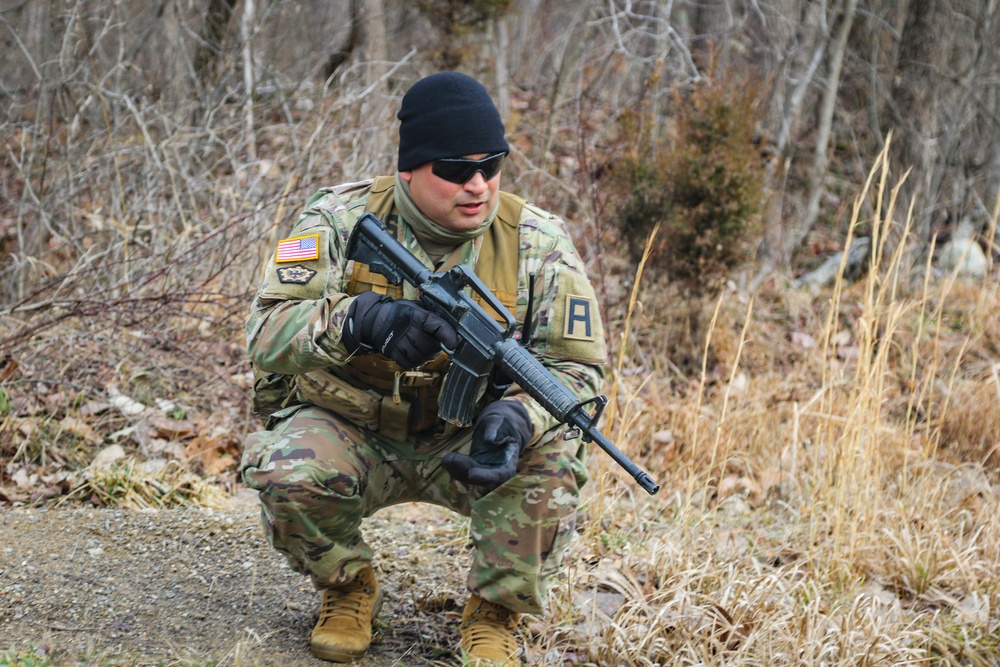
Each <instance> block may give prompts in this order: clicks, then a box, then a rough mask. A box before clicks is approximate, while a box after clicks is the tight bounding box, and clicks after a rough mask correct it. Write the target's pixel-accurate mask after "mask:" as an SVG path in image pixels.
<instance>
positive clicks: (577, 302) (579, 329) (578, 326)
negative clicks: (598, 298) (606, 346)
mask: <svg viewBox="0 0 1000 667" xmlns="http://www.w3.org/2000/svg"><path fill="white" fill-rule="evenodd" d="M594 315H595V312H594V302H593V300H591V299H588V298H587V297H583V296H578V295H576V294H567V295H566V315H565V316H566V323H565V326H564V327H563V338H569V339H571V340H594V319H593V318H594Z"/></svg>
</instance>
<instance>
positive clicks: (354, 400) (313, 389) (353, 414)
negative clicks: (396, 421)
mask: <svg viewBox="0 0 1000 667" xmlns="http://www.w3.org/2000/svg"><path fill="white" fill-rule="evenodd" d="M295 386H296V388H297V389H298V392H299V399H300V400H302V401H304V402H306V403H312V404H313V405H317V406H319V407H321V408H325V409H327V410H329V411H330V412H333V413H334V414H336V415H339V416H341V417H343V418H344V419H346V420H348V421H349V422H351V423H353V424H355V425H357V426H360V427H362V428H366V429H368V430H369V431H377V430H378V428H379V421H380V420H379V413H380V412H381V404H382V395H381V394H379V393H378V392H376V391H374V390H371V389H359V388H358V387H355V386H354V385H352V384H350V383H349V382H347V381H346V380H344V379H342V378H340V377H337V376H336V375H334V374H333V373H332V372H331V371H328V370H318V371H309V372H308V373H302V374H301V375H296V376H295Z"/></svg>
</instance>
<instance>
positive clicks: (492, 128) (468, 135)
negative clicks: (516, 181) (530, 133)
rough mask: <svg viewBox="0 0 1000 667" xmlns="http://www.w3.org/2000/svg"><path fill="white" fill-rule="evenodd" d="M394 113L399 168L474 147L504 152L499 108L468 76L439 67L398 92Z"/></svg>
mask: <svg viewBox="0 0 1000 667" xmlns="http://www.w3.org/2000/svg"><path fill="white" fill-rule="evenodd" d="M396 116H397V118H399V120H400V121H401V122H400V125H399V162H398V164H397V168H398V169H399V171H410V170H412V169H415V168H417V167H419V166H420V165H422V164H427V163H428V162H431V161H432V160H437V159H439V158H448V157H462V156H463V155H473V154H476V153H487V154H491V155H492V154H493V153H506V152H508V151H510V146H508V145H507V141H506V140H505V139H504V136H503V135H504V129H503V121H502V120H501V119H500V112H499V111H497V108H496V105H494V104H493V100H492V99H491V98H490V94H489V93H488V92H486V88H484V87H483V85H482V84H481V83H479V82H478V81H476V80H475V79H473V78H472V77H471V76H468V75H465V74H461V73H459V72H440V73H438V74H432V75H430V76H428V77H425V78H423V79H421V80H420V81H417V82H416V83H415V84H413V86H412V87H411V88H410V89H409V90H408V91H406V94H405V95H403V104H402V106H401V107H400V109H399V113H398V114H397V115H396Z"/></svg>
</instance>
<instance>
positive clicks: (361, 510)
mask: <svg viewBox="0 0 1000 667" xmlns="http://www.w3.org/2000/svg"><path fill="white" fill-rule="evenodd" d="M371 185H372V182H371V181H363V182H360V183H353V184H348V185H343V186H338V187H335V188H328V189H324V190H321V191H320V192H319V193H318V194H317V195H316V196H315V197H313V199H312V200H311V201H310V203H309V204H308V205H307V207H306V210H305V211H304V212H303V214H302V215H301V217H300V218H299V220H298V222H297V223H296V226H295V228H294V230H293V232H292V236H291V238H292V239H295V238H302V237H306V238H309V237H311V236H313V235H315V236H316V237H317V238H318V246H319V248H318V252H317V253H316V257H315V258H314V259H305V260H303V261H297V262H284V263H279V262H276V261H275V258H272V260H271V262H270V263H269V265H268V268H267V271H266V275H265V279H264V282H263V284H262V286H261V287H260V289H259V291H258V293H257V295H256V297H255V299H254V302H253V306H252V310H251V313H250V317H249V319H248V321H247V329H246V330H247V339H248V351H249V354H250V359H251V362H252V364H253V366H254V367H255V368H256V369H258V370H259V371H265V372H267V373H269V374H271V376H270V377H271V379H275V378H278V379H289V378H290V379H291V387H290V390H289V391H290V393H289V396H288V399H287V400H286V401H285V407H283V408H282V409H280V410H278V411H276V412H274V413H273V414H271V415H270V416H269V417H268V418H267V422H266V428H265V430H262V431H259V432H257V433H253V434H251V435H250V436H249V437H248V438H247V441H246V443H245V448H244V453H243V461H242V472H243V479H244V481H245V483H246V484H247V485H248V486H249V487H251V488H254V489H256V490H258V491H259V492H260V498H261V501H262V518H263V522H264V526H265V530H266V533H267V536H268V539H269V541H270V543H271V544H272V546H274V547H275V548H276V549H278V550H279V551H280V552H281V553H283V554H284V555H285V556H286V558H287V559H288V561H289V563H290V564H291V566H292V567H293V568H294V569H296V570H297V571H299V572H302V573H304V574H308V575H309V576H310V577H311V578H312V580H313V583H314V584H315V586H316V587H317V588H326V587H330V586H334V585H337V584H340V583H343V582H345V581H348V580H350V579H351V578H352V577H353V576H354V575H355V573H356V572H357V571H358V570H359V569H360V568H361V567H363V566H364V565H365V564H366V563H368V562H369V561H370V560H371V559H372V551H371V549H370V547H369V546H368V545H367V544H366V543H365V541H364V540H363V538H362V536H361V523H362V519H364V518H365V517H368V516H370V515H371V514H373V513H374V512H375V511H376V510H378V509H380V508H383V507H387V506H390V505H393V504H396V503H402V502H411V501H421V502H430V503H434V504H437V505H441V506H444V507H447V508H449V509H452V510H454V511H456V512H459V513H460V514H462V515H464V516H468V517H470V518H471V537H472V541H473V544H474V546H475V556H474V562H473V564H472V568H471V571H470V574H469V579H468V587H469V589H470V591H471V592H473V593H475V594H477V595H479V596H481V597H482V598H484V599H486V600H488V601H491V602H495V603H497V604H501V605H503V606H504V607H506V608H508V609H510V610H512V611H515V612H528V613H539V612H541V611H542V610H543V609H544V606H545V590H546V589H545V582H546V579H547V577H548V576H549V575H551V574H552V573H553V572H554V571H555V570H556V569H557V568H558V566H559V563H560V558H561V556H562V553H563V552H564V550H565V548H566V546H567V545H568V543H569V540H570V539H571V538H572V535H573V532H574V527H575V510H576V507H577V504H578V502H579V491H580V488H581V487H582V486H583V484H584V483H585V482H586V479H587V472H586V465H585V461H584V454H585V451H584V450H585V447H584V445H583V444H582V443H581V441H580V440H579V439H573V440H569V441H567V440H564V439H563V438H562V430H563V427H561V426H560V425H559V424H557V423H556V421H555V419H553V418H552V417H551V416H550V415H549V414H548V413H547V412H546V411H545V410H544V409H543V408H541V406H539V405H538V404H537V403H536V402H535V401H534V400H533V399H531V398H530V397H529V396H528V395H527V394H525V393H524V392H523V391H521V390H520V389H519V388H518V387H517V386H516V385H515V386H513V387H511V388H510V389H509V390H508V391H507V392H506V394H505V395H504V396H503V398H504V399H509V400H518V401H522V402H523V403H524V404H525V406H526V407H527V409H528V413H529V416H530V418H531V421H532V424H533V427H534V439H533V440H532V442H531V443H530V445H529V446H528V448H527V449H526V450H525V452H524V453H523V455H522V456H521V458H520V460H519V463H518V469H517V473H516V474H515V476H514V477H513V478H512V479H510V480H509V481H507V482H506V483H504V484H503V485H501V486H500V487H498V488H497V489H495V490H492V491H489V490H487V489H484V488H481V487H475V486H466V485H464V484H462V483H461V482H457V481H454V480H452V479H451V478H450V477H449V475H448V474H447V472H446V471H445V470H444V468H443V467H442V466H441V457H442V456H443V455H444V454H446V453H448V452H452V451H459V452H463V453H466V454H467V453H468V452H469V449H470V446H471V440H472V429H471V428H467V429H457V428H455V427H453V426H450V425H447V424H445V423H444V422H441V421H438V422H437V423H436V424H434V425H433V426H432V427H431V428H425V429H423V430H420V431H419V432H417V433H415V434H410V435H407V436H405V438H400V437H398V434H397V433H394V432H387V431H390V429H387V428H380V426H379V415H378V411H379V406H385V405H387V404H389V405H390V406H391V403H388V402H387V401H386V400H385V399H383V400H382V401H381V403H380V402H379V401H378V400H375V399H378V398H381V395H382V394H386V393H387V392H386V390H385V388H384V387H381V388H376V389H374V390H373V389H372V388H371V387H366V386H364V385H363V384H362V383H360V382H358V381H357V377H356V376H355V377H354V379H353V380H352V381H351V382H350V383H345V382H343V381H342V380H341V381H338V382H337V383H336V386H334V387H333V388H332V390H331V391H330V392H328V394H329V395H328V396H327V398H329V399H330V400H328V401H318V400H316V399H315V398H314V397H315V396H316V393H315V392H311V391H308V390H307V389H308V388H309V387H313V388H315V386H316V385H317V384H318V385H320V386H323V378H324V377H326V378H331V377H332V376H331V375H329V371H331V370H334V371H338V372H339V371H340V370H347V369H349V367H350V365H351V364H352V363H356V362H357V358H352V357H351V356H350V355H348V353H347V352H346V350H345V349H344V347H343V345H342V344H341V342H340V341H341V330H342V327H343V326H344V321H345V318H346V315H347V310H348V307H349V305H350V302H351V298H350V296H349V293H350V288H349V285H348V283H349V277H350V276H351V275H352V274H351V271H352V267H353V265H354V262H349V261H348V260H347V259H346V256H345V253H346V246H347V240H348V238H349V236H350V233H351V230H352V229H353V226H354V224H355V222H356V220H357V218H358V217H359V216H360V215H361V214H362V213H363V212H364V211H365V207H366V204H367V202H368V197H369V194H370V191H371ZM386 222H387V223H389V226H390V228H393V229H395V230H396V232H397V236H398V238H399V240H400V241H401V242H402V243H403V244H404V245H405V246H406V247H407V248H408V249H409V250H410V251H411V252H412V253H413V254H414V255H415V256H416V257H417V258H418V259H420V260H421V261H423V262H424V263H425V264H426V265H427V266H428V267H432V263H431V260H430V259H429V257H428V256H427V254H426V253H425V252H424V251H423V249H422V248H421V247H420V244H419V243H418V241H417V239H416V238H415V236H414V234H413V231H412V229H411V228H410V227H409V225H408V224H407V223H406V221H404V220H402V219H400V217H399V213H398V210H397V209H396V208H395V207H393V208H392V211H391V213H390V214H389V215H388V216H386ZM494 224H497V223H494ZM517 235H518V238H517V241H518V243H519V252H518V261H517V265H518V269H517V271H518V278H517V294H516V308H515V311H516V313H515V314H516V319H517V321H518V323H519V327H520V325H521V323H522V322H523V320H524V315H525V311H526V307H527V302H528V298H527V297H528V275H529V272H533V273H534V274H535V275H536V276H538V278H537V281H536V285H535V297H534V303H533V306H532V312H533V316H532V322H533V325H532V331H531V332H530V333H531V336H532V338H531V340H532V343H531V350H532V352H533V353H534V354H535V355H536V356H537V357H538V358H539V359H540V360H541V361H542V363H543V364H544V365H545V366H546V367H547V368H548V369H549V370H550V371H551V372H552V373H553V374H554V375H555V376H556V377H557V378H559V379H560V380H561V381H562V382H563V383H564V384H565V385H566V386H567V387H568V388H569V389H571V390H572V391H573V392H574V393H576V394H578V395H579V396H580V397H581V398H589V397H591V396H593V395H595V394H596V393H598V392H599V390H600V386H601V382H602V380H603V376H604V363H605V361H606V348H605V341H604V334H603V330H602V328H601V319H600V315H599V313H598V309H597V304H596V299H595V298H594V291H593V288H592V286H591V285H590V282H589V281H588V279H587V277H586V273H585V269H584V266H583V264H582V262H581V260H580V258H579V256H578V254H577V252H576V250H575V249H574V247H573V245H572V242H571V240H570V237H569V234H568V232H567V230H566V228H565V226H564V224H563V222H562V221H561V220H559V219H558V218H556V217H554V216H552V215H550V214H548V213H546V212H544V211H542V210H540V209H538V208H535V207H533V206H530V205H525V206H524V207H523V208H522V209H520V217H519V221H518V224H517ZM477 259H478V245H477V243H476V241H469V242H466V243H464V244H462V245H461V246H459V247H458V248H457V249H456V250H455V251H454V252H453V253H452V254H451V255H450V256H449V257H448V258H447V259H446V260H445V262H444V267H442V268H447V266H449V265H454V264H456V263H463V264H466V265H468V266H470V267H471V268H473V269H474V270H475V269H476V260H477ZM480 268H481V269H484V268H486V267H480ZM402 297H403V298H407V299H415V298H417V294H416V291H415V289H414V288H413V287H412V286H410V285H408V284H407V285H403V286H402ZM581 306H582V309H581ZM368 356H372V355H368ZM374 356H380V355H374ZM442 360H443V361H444V362H445V364H446V363H447V360H446V359H445V358H444V357H442ZM431 363H436V362H431ZM418 372H419V369H418ZM324 373H327V375H323V374H324ZM399 376H400V374H397V375H396V377H397V379H398V378H399ZM317 378H319V380H318V381H317ZM279 385H280V386H284V385H283V384H280V383H279ZM331 386H332V385H331ZM352 392H354V393H356V394H358V396H347V394H351V393H352ZM366 396H367V397H368V398H369V399H371V405H374V406H375V407H374V409H373V412H374V414H367V412H366V411H365V410H364V409H363V408H364V407H365V405H366V404H365V397H366ZM397 398H398V397H397ZM349 399H358V400H353V402H352V400H349ZM330 401H333V402H332V403H331V402H330ZM359 401H360V402H359ZM317 402H321V403H323V406H322V407H321V406H320V405H317V404H316V403H317ZM341 402H342V403H343V405H341V404H340V403H341ZM359 405H360V406H361V408H358V406H359ZM479 407H480V408H481V405H480V406H479Z"/></svg>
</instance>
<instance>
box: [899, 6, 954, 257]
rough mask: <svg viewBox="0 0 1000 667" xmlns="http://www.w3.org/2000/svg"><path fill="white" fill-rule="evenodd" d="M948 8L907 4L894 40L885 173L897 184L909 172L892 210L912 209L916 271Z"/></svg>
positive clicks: (923, 239) (925, 232)
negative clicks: (887, 170)
mask: <svg viewBox="0 0 1000 667" xmlns="http://www.w3.org/2000/svg"><path fill="white" fill-rule="evenodd" d="M948 12H949V3H948V2H946V0H911V2H910V3H909V7H908V9H907V14H906V22H905V24H904V26H903V32H902V35H901V37H900V46H899V57H898V60H897V65H896V75H895V78H894V85H893V87H892V93H891V99H890V102H889V110H888V114H887V116H888V117H889V118H890V119H891V121H892V125H893V127H895V128H896V132H895V134H894V138H893V145H892V147H891V154H890V155H891V168H892V171H893V173H894V174H895V175H896V178H894V179H893V180H894V181H896V180H898V178H899V177H901V176H902V175H903V174H904V173H906V170H908V169H912V171H911V172H910V174H909V176H908V177H907V181H906V184H905V186H904V187H903V188H902V189H901V190H900V195H899V200H898V202H897V207H896V210H897V211H900V212H904V213H905V211H907V210H908V209H909V205H910V203H911V202H913V203H914V204H915V205H914V214H913V215H914V220H913V242H914V246H913V252H911V253H908V256H909V263H910V265H911V266H921V265H922V263H923V262H922V258H923V256H924V255H925V254H926V251H927V248H928V244H929V242H930V226H931V225H930V220H931V215H930V214H931V208H930V206H929V205H928V204H929V202H928V201H926V200H927V197H928V196H929V195H932V194H933V193H931V192H930V185H931V183H932V181H933V173H934V164H935V161H936V159H937V156H938V154H937V150H936V147H935V141H936V139H937V137H938V134H939V124H940V120H939V115H938V114H939V90H940V85H941V76H942V72H943V71H944V69H945V68H944V65H945V63H944V60H945V56H946V40H947V32H948V26H949V24H948V18H949V17H948ZM902 226H903V225H902V224H897V225H894V226H893V228H892V229H890V230H889V232H890V235H889V237H888V238H887V242H888V246H887V251H889V252H891V251H892V249H893V248H894V247H895V246H896V245H897V244H898V243H900V242H901V241H902V239H901V238H900V228H901V227H902ZM904 268H906V267H904Z"/></svg>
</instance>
